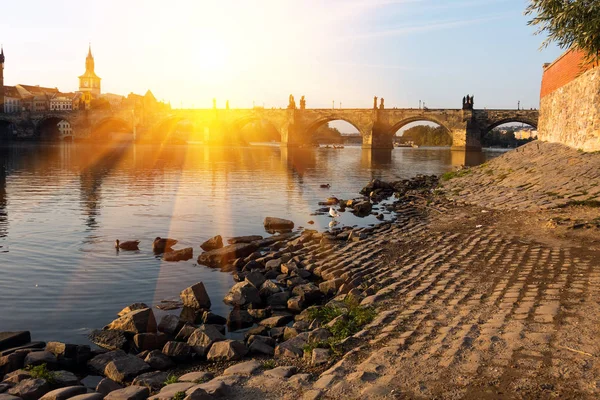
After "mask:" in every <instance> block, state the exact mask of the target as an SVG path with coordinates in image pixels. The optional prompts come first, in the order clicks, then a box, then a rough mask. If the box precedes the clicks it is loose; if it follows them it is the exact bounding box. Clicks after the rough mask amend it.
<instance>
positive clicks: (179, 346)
mask: <svg viewBox="0 0 600 400" xmlns="http://www.w3.org/2000/svg"><path fill="white" fill-rule="evenodd" d="M162 352H163V354H164V355H166V356H169V357H171V358H173V359H174V360H175V361H178V362H184V361H186V360H188V359H189V358H190V357H191V356H192V348H191V347H190V346H189V345H188V344H187V343H183V342H173V341H171V342H167V344H165V347H163V349H162Z"/></svg>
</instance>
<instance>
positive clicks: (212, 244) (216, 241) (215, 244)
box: [200, 235, 231, 251]
mask: <svg viewBox="0 0 600 400" xmlns="http://www.w3.org/2000/svg"><path fill="white" fill-rule="evenodd" d="M230 240H231V239H230ZM221 247H223V238H222V237H221V235H217V236H214V237H212V238H210V239H208V240H207V241H206V242H204V243H202V244H201V245H200V248H201V249H202V250H204V251H211V250H216V249H220V248H221Z"/></svg>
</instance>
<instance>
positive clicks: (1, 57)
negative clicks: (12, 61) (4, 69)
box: [0, 44, 4, 64]
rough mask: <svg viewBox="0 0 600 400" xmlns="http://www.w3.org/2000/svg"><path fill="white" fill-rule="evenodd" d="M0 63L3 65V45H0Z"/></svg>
mask: <svg viewBox="0 0 600 400" xmlns="http://www.w3.org/2000/svg"><path fill="white" fill-rule="evenodd" d="M0 63H3V64H4V45H1V44H0Z"/></svg>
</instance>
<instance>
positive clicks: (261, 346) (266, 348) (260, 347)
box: [249, 340, 275, 357]
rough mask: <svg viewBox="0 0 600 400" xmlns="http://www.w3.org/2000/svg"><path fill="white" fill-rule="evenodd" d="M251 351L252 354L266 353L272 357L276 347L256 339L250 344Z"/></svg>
mask: <svg viewBox="0 0 600 400" xmlns="http://www.w3.org/2000/svg"><path fill="white" fill-rule="evenodd" d="M249 349H250V353H252V354H264V355H267V356H270V357H272V356H273V355H274V354H275V348H274V347H273V346H270V345H268V344H266V343H265V342H262V341H260V340H255V341H254V342H252V343H251V344H250V347H249Z"/></svg>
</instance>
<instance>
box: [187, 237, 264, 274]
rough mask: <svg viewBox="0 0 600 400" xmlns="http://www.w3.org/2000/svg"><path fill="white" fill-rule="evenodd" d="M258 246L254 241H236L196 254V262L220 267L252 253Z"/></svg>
mask: <svg viewBox="0 0 600 400" xmlns="http://www.w3.org/2000/svg"><path fill="white" fill-rule="evenodd" d="M257 248H258V246H257V245H256V244H254V243H236V244H230V245H229V246H225V247H222V248H220V249H216V250H211V251H207V252H205V253H202V254H200V255H199V256H198V264H201V265H206V266H209V267H213V268H220V267H223V266H225V265H227V263H229V262H232V261H233V260H235V259H236V258H244V257H247V256H249V255H250V254H252V253H253V252H254V251H255V250H256V249H257Z"/></svg>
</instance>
